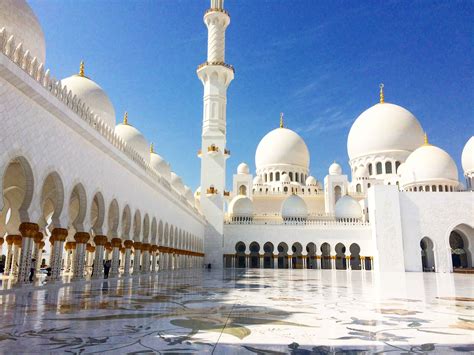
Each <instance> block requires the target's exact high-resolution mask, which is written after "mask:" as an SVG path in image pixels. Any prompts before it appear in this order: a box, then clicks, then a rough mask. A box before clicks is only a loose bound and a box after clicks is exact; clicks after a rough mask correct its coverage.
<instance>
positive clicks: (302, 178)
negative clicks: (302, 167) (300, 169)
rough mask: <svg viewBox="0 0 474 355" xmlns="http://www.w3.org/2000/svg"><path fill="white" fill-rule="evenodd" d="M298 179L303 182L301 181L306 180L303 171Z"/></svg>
mask: <svg viewBox="0 0 474 355" xmlns="http://www.w3.org/2000/svg"><path fill="white" fill-rule="evenodd" d="M300 181H301V183H303V182H305V181H306V179H305V178H304V175H303V173H301V179H300Z"/></svg>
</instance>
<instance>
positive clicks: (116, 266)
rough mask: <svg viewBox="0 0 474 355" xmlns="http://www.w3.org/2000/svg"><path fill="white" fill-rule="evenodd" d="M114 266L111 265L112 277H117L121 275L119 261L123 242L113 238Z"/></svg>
mask: <svg viewBox="0 0 474 355" xmlns="http://www.w3.org/2000/svg"><path fill="white" fill-rule="evenodd" d="M111 245H112V265H110V277H117V276H118V275H119V261H120V248H121V247H122V240H121V239H120V238H112V241H111Z"/></svg>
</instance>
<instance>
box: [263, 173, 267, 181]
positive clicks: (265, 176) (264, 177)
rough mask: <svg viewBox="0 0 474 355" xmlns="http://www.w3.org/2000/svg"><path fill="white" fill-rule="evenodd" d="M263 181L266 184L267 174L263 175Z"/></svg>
mask: <svg viewBox="0 0 474 355" xmlns="http://www.w3.org/2000/svg"><path fill="white" fill-rule="evenodd" d="M263 179H264V180H265V182H267V174H264V175H263Z"/></svg>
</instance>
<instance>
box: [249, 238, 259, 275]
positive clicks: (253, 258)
mask: <svg viewBox="0 0 474 355" xmlns="http://www.w3.org/2000/svg"><path fill="white" fill-rule="evenodd" d="M249 249H250V265H249V267H251V268H254V269H255V268H259V267H260V254H259V251H260V245H259V244H258V243H257V242H252V243H250V246H249Z"/></svg>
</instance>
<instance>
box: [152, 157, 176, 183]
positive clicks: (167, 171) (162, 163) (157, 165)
mask: <svg viewBox="0 0 474 355" xmlns="http://www.w3.org/2000/svg"><path fill="white" fill-rule="evenodd" d="M150 165H151V167H152V168H153V169H155V170H156V171H158V173H159V174H160V175H161V176H163V177H164V178H165V179H166V180H167V181H170V180H171V166H170V164H169V163H168V162H167V161H166V160H164V159H163V158H162V157H161V156H160V155H158V154H156V153H155V152H150Z"/></svg>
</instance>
